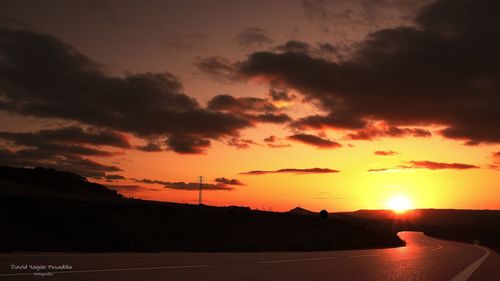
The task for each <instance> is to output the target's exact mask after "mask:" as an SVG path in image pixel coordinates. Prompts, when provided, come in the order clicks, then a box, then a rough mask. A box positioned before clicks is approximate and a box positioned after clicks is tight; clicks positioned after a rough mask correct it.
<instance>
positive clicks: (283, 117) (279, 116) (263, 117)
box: [249, 113, 292, 124]
mask: <svg viewBox="0 0 500 281" xmlns="http://www.w3.org/2000/svg"><path fill="white" fill-rule="evenodd" d="M249 118H250V119H252V120H255V121H258V122H261V123H274V124H284V123H288V122H290V121H292V118H291V117H290V116H288V115H287V114H285V113H265V114H257V115H254V116H249Z"/></svg>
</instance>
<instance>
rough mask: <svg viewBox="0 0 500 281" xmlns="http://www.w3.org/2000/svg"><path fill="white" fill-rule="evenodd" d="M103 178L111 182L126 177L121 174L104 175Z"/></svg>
mask: <svg viewBox="0 0 500 281" xmlns="http://www.w3.org/2000/svg"><path fill="white" fill-rule="evenodd" d="M104 179H106V180H107V181H109V182H113V181H115V180H124V179H126V178H125V177H124V176H121V175H105V176H104Z"/></svg>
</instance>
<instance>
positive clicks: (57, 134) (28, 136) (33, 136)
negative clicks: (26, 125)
mask: <svg viewBox="0 0 500 281" xmlns="http://www.w3.org/2000/svg"><path fill="white" fill-rule="evenodd" d="M0 138H2V139H8V140H11V141H14V142H15V143H16V144H17V145H24V146H39V145H41V144H50V143H54V142H59V143H66V144H79V145H99V146H100V145H106V146H113V147H118V148H130V144H129V142H128V138H127V137H126V136H125V135H123V134H119V133H116V132H113V131H110V130H97V129H91V130H84V129H82V128H81V127H76V126H69V127H61V128H55V129H44V130H40V131H37V132H23V133H13V132H0Z"/></svg>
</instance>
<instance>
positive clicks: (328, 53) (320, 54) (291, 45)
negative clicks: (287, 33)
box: [274, 40, 345, 60]
mask: <svg viewBox="0 0 500 281" xmlns="http://www.w3.org/2000/svg"><path fill="white" fill-rule="evenodd" d="M274 49H275V50H276V51H277V52H279V53H297V54H307V55H309V56H311V57H314V58H322V59H326V60H335V59H339V58H341V57H342V56H343V53H344V52H345V51H344V50H342V49H341V48H339V47H337V46H335V45H333V44H331V43H327V42H322V43H317V44H315V45H311V44H309V43H307V42H303V41H298V40H290V41H287V42H286V43H285V44H283V45H278V46H276V47H274Z"/></svg>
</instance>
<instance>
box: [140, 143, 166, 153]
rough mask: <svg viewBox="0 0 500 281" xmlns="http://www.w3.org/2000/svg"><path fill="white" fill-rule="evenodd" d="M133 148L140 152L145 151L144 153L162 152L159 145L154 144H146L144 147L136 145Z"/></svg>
mask: <svg viewBox="0 0 500 281" xmlns="http://www.w3.org/2000/svg"><path fill="white" fill-rule="evenodd" d="M135 148H136V149H138V150H141V151H145V152H159V151H163V148H162V146H161V144H159V143H156V142H148V143H146V144H145V145H137V146H136V147H135Z"/></svg>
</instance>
